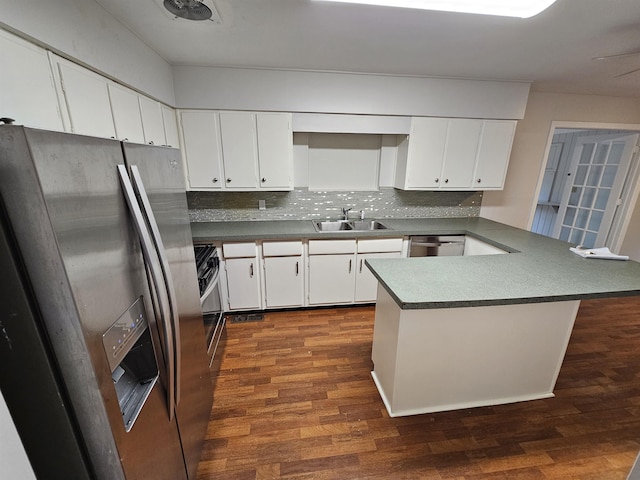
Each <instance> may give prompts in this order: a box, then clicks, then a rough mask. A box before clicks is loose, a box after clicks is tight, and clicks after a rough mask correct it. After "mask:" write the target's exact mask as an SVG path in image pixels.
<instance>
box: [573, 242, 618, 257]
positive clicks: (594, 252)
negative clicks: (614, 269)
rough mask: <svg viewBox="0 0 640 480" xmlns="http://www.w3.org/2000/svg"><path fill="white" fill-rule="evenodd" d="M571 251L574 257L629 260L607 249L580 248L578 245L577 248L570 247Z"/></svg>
mask: <svg viewBox="0 0 640 480" xmlns="http://www.w3.org/2000/svg"><path fill="white" fill-rule="evenodd" d="M569 250H571V251H572V252H573V253H575V254H576V255H580V256H581V257H584V258H601V259H603V260H629V257H628V256H627V255H616V254H615V253H612V252H611V250H609V248H608V247H601V248H582V245H578V246H577V247H570V248H569Z"/></svg>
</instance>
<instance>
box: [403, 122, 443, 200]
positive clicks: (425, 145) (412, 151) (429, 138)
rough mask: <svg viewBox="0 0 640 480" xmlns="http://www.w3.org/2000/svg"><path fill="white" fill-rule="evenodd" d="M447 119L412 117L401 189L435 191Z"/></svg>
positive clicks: (440, 167) (438, 183)
mask: <svg viewBox="0 0 640 480" xmlns="http://www.w3.org/2000/svg"><path fill="white" fill-rule="evenodd" d="M447 126H448V120H447V119H446V118H420V117H418V118H413V119H412V125H411V133H410V134H409V144H408V152H407V169H406V182H405V188H408V189H420V188H425V189H433V188H438V187H439V185H440V183H441V179H440V175H441V172H442V161H443V159H444V152H445V141H446V138H447Z"/></svg>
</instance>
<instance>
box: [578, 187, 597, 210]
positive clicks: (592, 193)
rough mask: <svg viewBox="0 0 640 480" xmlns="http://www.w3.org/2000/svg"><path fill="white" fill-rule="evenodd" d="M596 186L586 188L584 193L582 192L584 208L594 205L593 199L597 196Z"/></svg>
mask: <svg viewBox="0 0 640 480" xmlns="http://www.w3.org/2000/svg"><path fill="white" fill-rule="evenodd" d="M596 191H597V189H596V188H585V189H584V193H583V194H582V200H581V201H580V206H581V207H584V208H591V205H593V199H594V198H596Z"/></svg>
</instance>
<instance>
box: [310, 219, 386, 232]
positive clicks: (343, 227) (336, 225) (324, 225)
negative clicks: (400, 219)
mask: <svg viewBox="0 0 640 480" xmlns="http://www.w3.org/2000/svg"><path fill="white" fill-rule="evenodd" d="M313 226H314V227H315V229H316V231H318V232H341V231H356V232H362V231H371V230H387V229H389V227H387V226H386V225H384V224H382V223H380V222H379V221H377V220H354V221H347V220H326V221H315V222H313Z"/></svg>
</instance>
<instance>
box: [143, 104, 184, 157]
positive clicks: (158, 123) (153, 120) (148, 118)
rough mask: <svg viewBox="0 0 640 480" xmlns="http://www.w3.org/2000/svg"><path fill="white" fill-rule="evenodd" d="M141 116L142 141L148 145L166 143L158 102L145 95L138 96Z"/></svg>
mask: <svg viewBox="0 0 640 480" xmlns="http://www.w3.org/2000/svg"><path fill="white" fill-rule="evenodd" d="M138 102H139V104H140V115H141V117H142V125H143V133H144V143H146V144H149V145H167V140H166V138H165V134H164V120H163V118H162V109H161V108H160V103H158V102H156V101H155V100H152V99H150V98H147V97H143V96H140V97H138ZM175 145H176V146H177V144H175Z"/></svg>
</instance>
